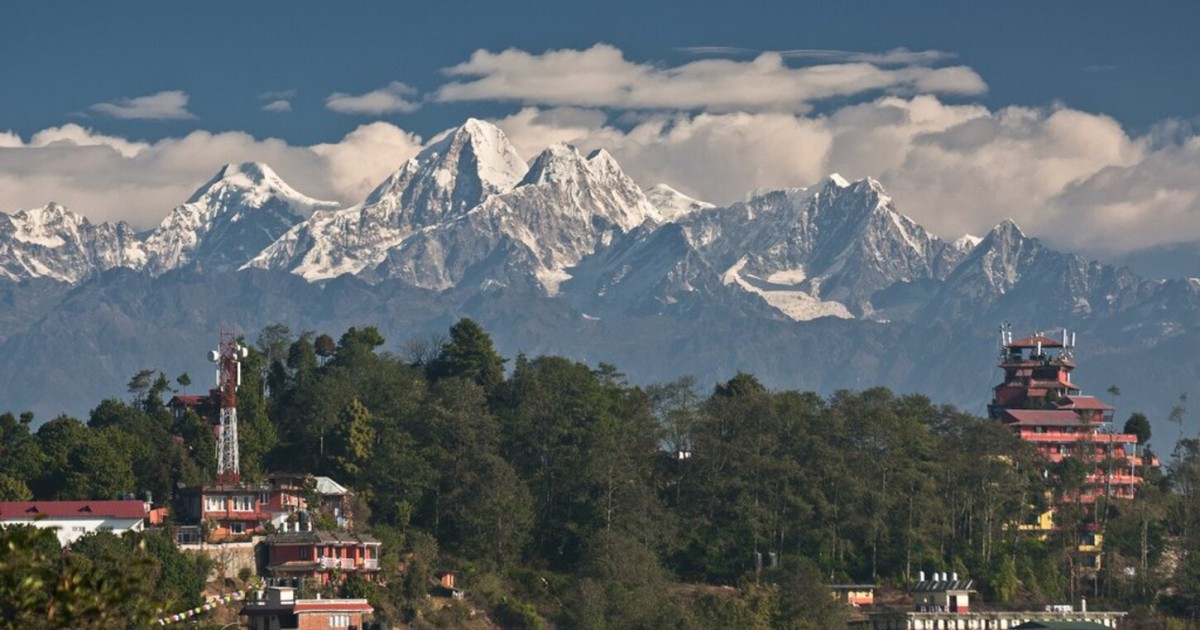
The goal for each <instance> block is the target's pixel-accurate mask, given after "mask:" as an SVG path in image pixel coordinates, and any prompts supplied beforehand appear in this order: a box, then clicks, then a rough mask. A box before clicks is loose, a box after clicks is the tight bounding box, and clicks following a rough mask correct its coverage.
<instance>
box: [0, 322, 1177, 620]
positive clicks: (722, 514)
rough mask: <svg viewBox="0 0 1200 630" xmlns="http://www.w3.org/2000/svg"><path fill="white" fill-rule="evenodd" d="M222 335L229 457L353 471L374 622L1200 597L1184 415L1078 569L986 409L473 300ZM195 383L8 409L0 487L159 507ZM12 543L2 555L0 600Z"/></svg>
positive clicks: (0, 437)
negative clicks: (373, 579) (774, 370)
mask: <svg viewBox="0 0 1200 630" xmlns="http://www.w3.org/2000/svg"><path fill="white" fill-rule="evenodd" d="M246 342H247V344H248V345H252V346H253V347H252V350H251V352H250V355H249V357H248V358H247V359H246V361H245V363H244V369H243V372H244V380H243V383H242V386H241V388H240V391H239V396H238V406H239V408H238V417H239V422H240V436H241V464H242V472H243V475H244V476H245V477H247V478H249V479H252V480H253V479H261V478H263V477H264V476H265V474H266V473H267V472H268V471H292V472H309V473H313V474H319V475H329V476H331V477H333V478H334V479H337V480H338V481H339V482H341V483H343V484H345V485H347V486H349V487H351V488H353V490H354V492H355V493H356V496H357V498H358V501H357V503H358V505H357V506H356V520H357V522H358V523H360V526H362V527H364V528H365V529H367V530H369V531H370V532H371V533H372V534H373V535H375V536H376V537H378V538H380V539H381V540H383V541H384V545H385V547H384V548H385V557H384V562H383V566H384V571H383V575H382V577H383V584H382V585H374V584H368V583H363V582H358V581H351V582H348V583H347V585H346V586H345V589H348V592H352V593H355V594H365V595H366V596H367V597H369V598H370V599H371V600H372V602H373V603H374V604H375V606H376V608H377V610H378V611H379V615H380V616H381V617H383V618H384V619H387V620H389V621H390V622H392V623H393V624H408V625H410V626H411V627H435V626H442V627H452V626H455V625H456V624H459V623H461V622H464V621H465V620H466V619H468V618H469V612H468V610H469V609H468V607H469V606H473V607H475V608H477V609H480V610H483V611H485V612H486V614H487V616H488V618H489V619H491V620H492V621H494V622H495V623H497V624H498V625H500V626H503V627H511V628H541V627H562V628H606V627H607V628H717V627H737V628H813V629H818V628H820V629H824V628H837V627H841V626H842V625H844V623H845V620H846V618H847V614H848V610H847V609H843V608H842V607H841V606H840V605H838V604H835V603H834V602H833V601H832V600H831V598H830V597H829V593H828V591H827V590H826V588H825V585H826V584H829V583H846V582H852V581H856V582H873V583H877V584H881V585H884V586H890V587H899V586H902V585H903V584H905V583H907V582H911V581H913V580H915V579H916V574H917V572H918V571H919V570H926V571H955V572H958V573H959V574H960V576H963V577H964V578H970V579H974V580H976V584H977V585H978V586H979V587H980V588H981V595H982V597H983V599H985V600H987V601H989V602H991V603H993V604H995V605H1026V606H1028V605H1037V606H1040V605H1041V604H1044V603H1049V602H1063V601H1071V600H1074V599H1077V598H1078V597H1079V596H1080V595H1081V594H1087V595H1088V597H1089V606H1091V607H1093V608H1096V609H1100V608H1115V609H1121V610H1132V611H1134V613H1135V616H1136V617H1138V618H1140V619H1145V620H1147V622H1148V623H1149V622H1151V620H1159V621H1161V620H1163V619H1166V618H1167V617H1171V618H1173V619H1175V620H1176V621H1178V622H1179V623H1184V622H1183V620H1184V619H1194V618H1196V616H1197V615H1200V554H1196V553H1193V550H1196V549H1200V507H1198V506H1200V502H1198V499H1200V441H1197V440H1196V439H1194V438H1191V437H1189V436H1183V435H1182V429H1180V433H1181V435H1180V437H1181V440H1180V442H1179V444H1178V447H1177V448H1176V450H1175V453H1174V454H1173V457H1169V458H1168V457H1163V459H1164V460H1169V461H1170V464H1169V465H1167V466H1165V467H1164V470H1163V471H1161V472H1156V471H1153V470H1148V471H1146V474H1147V477H1148V478H1149V480H1150V481H1149V482H1148V483H1147V484H1146V486H1145V487H1144V488H1143V491H1142V492H1141V494H1140V496H1139V498H1138V499H1136V500H1134V501H1132V502H1117V501H1114V502H1112V503H1109V504H1107V505H1104V506H1103V507H1102V509H1101V510H1100V511H1099V512H1100V516H1099V518H1100V519H1102V520H1104V523H1103V524H1104V525H1105V526H1106V527H1107V531H1108V535H1107V538H1106V551H1107V557H1106V562H1105V568H1104V570H1103V571H1102V572H1101V573H1100V574H1099V575H1098V576H1096V577H1095V579H1094V580H1093V579H1092V578H1091V577H1088V578H1087V579H1084V574H1083V573H1082V571H1081V570H1080V568H1079V567H1075V566H1073V564H1072V561H1071V558H1072V556H1071V553H1070V550H1071V549H1072V548H1073V547H1074V546H1075V545H1076V544H1078V541H1077V536H1078V532H1079V530H1080V526H1081V525H1085V524H1087V523H1086V521H1087V519H1089V518H1093V517H1091V516H1084V514H1083V513H1082V512H1080V513H1075V514H1073V513H1071V511H1070V510H1063V511H1062V513H1060V515H1059V519H1060V524H1061V525H1062V527H1061V529H1060V530H1059V531H1056V532H1054V534H1052V535H1051V536H1050V537H1049V538H1048V539H1046V540H1037V539H1035V538H1033V537H1030V536H1028V535H1025V534H1022V533H1021V532H1020V531H1019V530H1018V528H1017V524H1019V523H1020V522H1023V521H1025V520H1027V519H1030V518H1032V517H1033V516H1034V514H1035V513H1036V512H1037V511H1038V508H1039V506H1043V505H1046V504H1047V503H1048V502H1049V501H1051V500H1052V499H1053V498H1054V497H1055V496H1056V495H1059V496H1061V495H1067V494H1069V493H1071V492H1073V491H1075V490H1076V489H1077V486H1078V485H1079V484H1082V483H1083V478H1082V475H1080V474H1079V473H1078V471H1077V470H1074V469H1073V468H1072V467H1071V465H1070V464H1071V463H1072V460H1067V464H1058V465H1054V464H1051V463H1049V462H1043V461H1036V460H1035V459H1034V454H1033V453H1032V451H1030V450H1029V449H1028V448H1027V445H1025V444H1022V443H1021V442H1019V441H1018V440H1017V439H1016V438H1015V437H1014V436H1013V435H1012V434H1011V433H1010V431H1009V430H1008V429H1007V428H1006V427H1003V426H1001V425H1000V424H998V423H996V422H994V421H989V420H985V419H981V418H977V417H973V416H971V415H969V414H965V413H963V412H960V411H958V410H956V409H955V408H953V407H949V406H942V405H938V404H936V403H935V402H933V401H931V400H929V399H927V398H924V397H921V396H896V395H894V394H892V393H891V392H890V391H888V390H886V389H882V388H875V389H867V390H864V391H858V392H852V391H840V392H837V393H835V394H833V395H831V396H828V397H824V398H823V397H821V396H818V395H816V394H813V393H804V392H796V391H769V390H767V389H766V388H764V387H763V386H762V385H761V384H760V383H759V381H758V380H756V379H755V377H754V376H752V375H749V374H738V375H737V376H735V377H734V378H732V379H730V380H728V381H727V382H723V383H720V384H718V385H716V386H715V387H713V388H712V390H711V391H699V390H698V388H697V386H696V383H694V382H693V381H692V380H690V379H686V378H685V379H681V380H678V381H675V382H671V383H665V384H656V385H649V386H637V385H634V384H631V383H629V382H627V380H626V379H625V377H624V376H623V375H622V373H621V372H620V371H619V368H618V367H616V366H612V365H606V364H601V365H599V366H595V367H592V366H587V365H583V364H580V363H576V362H574V361H571V360H568V359H564V358H560V357H553V356H544V357H527V356H516V357H511V358H509V359H505V358H502V357H500V356H499V355H498V354H497V352H496V351H495V350H494V349H493V346H492V341H491V339H490V337H489V336H488V335H487V333H486V332H485V331H484V330H483V329H482V328H480V327H479V326H478V325H477V324H475V323H474V322H473V321H471V320H462V321H460V322H458V323H457V324H456V325H454V326H453V327H452V328H451V329H450V330H449V333H448V335H446V336H444V337H438V338H432V339H427V340H417V341H410V342H408V343H406V344H404V346H403V348H404V349H403V351H402V352H401V354H400V355H396V354H391V353H388V352H384V351H382V348H384V346H385V340H384V339H383V338H382V336H381V335H380V334H379V332H378V331H377V329H376V328H374V327H365V328H351V329H349V330H347V331H345V332H344V333H343V334H341V336H340V338H338V339H337V340H335V339H334V338H333V337H332V336H330V335H328V334H317V333H314V332H304V333H300V334H293V333H292V332H291V331H289V330H288V329H287V328H285V327H283V326H280V325H275V326H270V327H268V328H266V329H264V330H263V331H262V332H261V333H260V334H258V335H256V336H254V337H253V338H249V339H246ZM196 380H199V379H196ZM198 389H200V388H199V387H198V386H197V385H195V384H193V379H191V378H189V377H188V376H187V375H180V376H179V377H168V376H167V375H165V374H161V373H158V372H156V371H153V370H147V371H143V372H140V373H138V374H136V375H133V378H132V379H131V381H130V383H129V392H128V395H127V396H123V397H121V398H112V399H109V400H105V401H102V402H101V403H99V404H98V405H97V406H96V407H95V409H94V410H93V411H92V412H91V415H90V417H89V418H88V419H87V420H86V422H83V421H80V420H77V419H73V418H68V417H59V418H55V419H52V420H50V421H48V422H45V423H44V424H42V425H41V426H40V427H39V428H38V429H37V430H36V432H35V431H33V430H32V429H31V427H32V426H33V418H32V417H31V416H30V415H28V414H26V415H14V413H6V414H4V415H2V416H0V499H3V500H27V499H30V498H37V499H99V498H112V497H113V496H114V495H117V494H120V493H125V492H142V491H150V492H152V494H153V497H154V499H155V500H156V502H158V503H164V504H169V503H170V502H171V500H172V498H173V496H174V494H175V492H176V490H177V489H178V488H181V487H184V486H188V485H196V484H200V483H205V482H209V481H211V479H212V475H213V469H214V468H215V461H214V459H215V458H214V455H213V453H214V443H213V435H212V431H211V429H210V427H209V425H208V424H207V422H206V421H204V420H202V419H201V418H199V417H197V416H195V415H194V414H189V415H188V416H186V417H184V418H183V419H181V420H176V419H175V418H173V416H172V414H171V413H169V412H168V410H167V408H166V406H165V402H166V400H167V399H169V397H170V394H171V392H173V391H180V392H183V391H188V392H193V393H194V392H195V391H197V390H198ZM1183 402H1185V401H1181V405H1180V407H1179V408H1178V414H1179V417H1178V418H1175V419H1180V420H1181V419H1182V415H1183V414H1185V413H1186V409H1185V408H1184V407H1183V406H1182V403H1183ZM14 411H15V410H14ZM1118 424H1121V423H1120V422H1119V423H1118ZM1140 424H1141V423H1140V422H1138V421H1135V422H1134V423H1132V424H1131V427H1137V426H1138V425H1140ZM1160 426H1161V425H1160ZM1182 426H1183V425H1182V423H1181V424H1180V427H1182ZM1173 428H1174V427H1172V429H1173ZM1131 430H1132V428H1131ZM1170 437H1172V438H1174V437H1175V436H1170ZM1143 441H1144V440H1143ZM5 536H6V537H8V538H7V539H8V540H12V539H13V538H12V536H13V534H12V533H8V534H5ZM110 536H111V535H110ZM152 536H153V534H147V535H145V538H146V539H147V540H153V539H152V538H151V537H152ZM104 542H105V544H116V543H115V542H113V541H104ZM92 544H93V547H95V548H99V547H101V546H102V545H100V544H99V543H92ZM138 548H142V549H147V548H148V549H151V551H153V550H154V549H155V548H154V547H153V545H146V544H143V545H142V546H141V547H138ZM760 553H761V554H762V556H761V557H762V558H764V567H763V569H762V570H761V571H756V570H755V557H756V554H760ZM772 554H773V556H772ZM50 555H51V556H52V555H53V554H50ZM95 555H96V557H100V556H103V557H105V558H109V560H106V561H110V562H126V561H128V562H133V561H135V560H122V559H120V558H122V556H121V555H120V554H116V553H110V552H105V553H104V554H101V553H99V552H96V554H95ZM147 555H149V556H150V557H149V558H147V557H144V556H147ZM49 557H50V556H47V555H46V554H43V555H40V556H38V558H40V560H38V562H43V563H44V562H48V560H47V558H49ZM125 557H126V558H133V559H136V561H140V562H149V563H151V565H152V566H153V567H156V568H155V569H154V570H153V571H146V572H132V573H131V572H128V571H122V570H120V569H116V570H113V571H110V572H107V575H109V576H122V577H121V579H124V580H128V579H133V580H135V581H136V580H138V579H143V580H150V581H151V582H150V583H152V582H153V580H154V579H156V578H155V576H159V575H166V574H167V573H166V572H167V566H168V565H170V566H172V567H174V568H173V569H171V571H174V573H171V575H176V577H175V578H172V579H173V580H174V581H172V582H169V584H171V585H173V586H171V588H170V589H169V590H160V591H152V590H147V589H145V588H138V587H137V585H136V584H135V585H134V586H132V587H130V586H129V585H123V586H122V589H123V590H122V589H117V590H119V591H120V592H121V593H122V595H121V597H124V598H126V604H125V606H127V608H126V610H128V611H130V612H129V614H130V615H134V617H130V618H144V616H143V617H136V615H138V614H142V613H144V612H145V611H146V610H150V611H153V609H155V608H158V607H159V606H166V605H169V604H171V603H175V602H185V603H186V602H191V601H194V600H195V597H196V596H197V594H198V588H199V586H198V585H197V584H195V583H194V582H189V581H187V580H186V579H184V578H182V577H178V575H187V574H188V572H189V571H190V572H191V573H195V572H196V571H203V570H204V569H205V568H206V567H202V566H199V565H196V566H191V567H190V568H189V567H183V565H181V564H180V561H178V560H176V559H172V558H173V557H169V555H168V554H166V552H162V553H158V552H153V553H150V552H143V553H141V554H126V556H125ZM772 557H774V558H775V559H776V560H777V562H775V563H774V565H773V566H772V562H771V560H770V559H771V558H772ZM113 558H117V559H113ZM23 562H24V561H23ZM170 563H174V564H170ZM34 564H36V563H34V562H33V561H32V560H30V561H29V562H28V563H25V564H22V563H12V562H6V561H3V560H0V571H2V572H3V573H5V575H4V576H3V579H2V580H0V600H5V599H6V598H5V595H6V594H11V593H12V592H15V591H13V590H12V589H14V588H17V587H16V586H13V585H14V584H16V582H12V581H11V580H10V578H12V577H13V575H14V574H20V572H21V571H22V570H26V569H23V568H22V567H23V566H33V565H34ZM39 566H40V565H39ZM180 567H182V568H180ZM441 569H454V570H456V572H457V574H458V576H459V584H458V585H459V586H461V587H464V588H465V589H466V592H467V597H468V603H467V604H455V605H452V606H450V607H449V608H444V609H441V610H437V611H434V610H432V609H431V608H430V606H429V603H428V600H427V599H426V598H425V593H426V592H427V590H428V585H429V579H430V576H431V575H432V573H433V572H434V571H436V570H441ZM1129 569H1132V570H1129ZM89 575H90V574H89ZM201 575H202V573H201ZM131 576H132V577H131ZM93 577H95V576H93ZM95 579H96V580H99V583H101V584H103V583H104V579H105V578H104V577H102V576H101V577H96V578H95ZM112 579H115V577H113V578H112ZM18 582H19V580H18ZM126 587H128V588H126ZM717 587H731V588H717ZM114 588H115V587H114ZM4 589H9V590H8V591H5V590H4ZM47 597H48V599H47V601H50V600H52V598H49V596H47ZM130 598H132V600H131V599H130ZM143 598H151V599H154V598H161V599H162V600H163V601H157V602H155V603H154V604H153V605H150V606H145V605H142V603H144V602H143V601H142V600H143ZM167 598H170V601H165V600H166V599H167ZM39 601H41V600H39ZM131 601H132V602H133V603H130V602H131ZM147 614H148V613H147ZM1155 623H1157V622H1155ZM1146 627H1161V626H1154V625H1149V626H1146ZM1177 627H1190V626H1182V625H1181V626H1177Z"/></svg>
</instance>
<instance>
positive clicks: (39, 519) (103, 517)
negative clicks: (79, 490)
mask: <svg viewBox="0 0 1200 630" xmlns="http://www.w3.org/2000/svg"><path fill="white" fill-rule="evenodd" d="M149 513H150V504H148V503H143V502H142V501H12V502H6V503H0V525H33V526H35V527H43V528H54V529H57V530H58V542H59V544H61V545H63V546H64V547H65V546H67V545H69V544H71V543H73V542H75V541H76V540H78V539H79V538H80V537H82V536H85V535H87V534H92V533H95V532H112V533H114V534H117V535H120V534H123V533H125V532H129V531H134V532H140V531H142V529H143V528H144V527H145V521H146V518H147V516H148V515H149Z"/></svg>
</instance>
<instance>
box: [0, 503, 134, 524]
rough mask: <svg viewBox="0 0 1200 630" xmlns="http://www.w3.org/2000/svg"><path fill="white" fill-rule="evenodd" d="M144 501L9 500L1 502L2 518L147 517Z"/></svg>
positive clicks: (0, 516)
mask: <svg viewBox="0 0 1200 630" xmlns="http://www.w3.org/2000/svg"><path fill="white" fill-rule="evenodd" d="M147 513H148V512H147V510H146V504H145V503H143V502H142V501H9V502H4V503H0V519H4V520H13V519H28V518H37V517H39V516H44V517H47V518H72V517H73V518H98V517H110V518H145V517H146V515H147Z"/></svg>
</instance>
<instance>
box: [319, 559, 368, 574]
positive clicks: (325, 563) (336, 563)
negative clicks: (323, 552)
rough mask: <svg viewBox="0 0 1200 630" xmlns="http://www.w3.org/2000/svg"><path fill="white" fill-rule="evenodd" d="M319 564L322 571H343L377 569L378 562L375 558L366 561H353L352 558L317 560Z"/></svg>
mask: <svg viewBox="0 0 1200 630" xmlns="http://www.w3.org/2000/svg"><path fill="white" fill-rule="evenodd" d="M319 564H320V565H321V568H322V569H341V570H343V571H353V570H355V569H378V568H379V560H378V559H376V558H369V559H366V560H355V559H354V558H319Z"/></svg>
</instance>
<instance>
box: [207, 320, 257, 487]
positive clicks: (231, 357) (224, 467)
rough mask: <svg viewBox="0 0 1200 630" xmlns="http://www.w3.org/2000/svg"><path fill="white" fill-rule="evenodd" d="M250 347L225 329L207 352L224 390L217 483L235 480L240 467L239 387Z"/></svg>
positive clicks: (219, 432) (218, 384)
mask: <svg viewBox="0 0 1200 630" xmlns="http://www.w3.org/2000/svg"><path fill="white" fill-rule="evenodd" d="M249 353H250V350H249V349H247V348H246V347H244V346H241V345H238V342H237V338H236V337H234V336H233V334H232V333H230V332H228V331H225V330H222V331H221V343H220V345H219V346H217V349H216V350H213V351H211V352H209V353H208V360H209V361H212V362H213V363H216V364H217V388H218V389H219V390H220V392H221V426H220V427H219V428H218V429H217V483H218V484H221V485H228V484H236V483H238V482H239V481H241V478H242V475H241V472H240V471H239V468H238V432H237V388H238V386H239V385H241V384H242V359H244V358H245V357H246V356H247V355H249Z"/></svg>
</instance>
